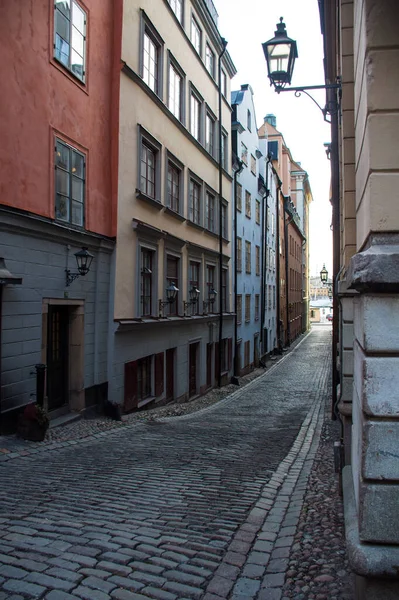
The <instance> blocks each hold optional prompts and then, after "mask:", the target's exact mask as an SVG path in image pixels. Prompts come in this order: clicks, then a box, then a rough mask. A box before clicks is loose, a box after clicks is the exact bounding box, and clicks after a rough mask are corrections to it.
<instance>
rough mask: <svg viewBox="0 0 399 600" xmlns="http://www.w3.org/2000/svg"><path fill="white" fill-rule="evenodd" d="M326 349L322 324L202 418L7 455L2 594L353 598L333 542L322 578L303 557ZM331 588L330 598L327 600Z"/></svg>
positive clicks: (122, 599)
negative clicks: (339, 581)
mask: <svg viewBox="0 0 399 600" xmlns="http://www.w3.org/2000/svg"><path fill="white" fill-rule="evenodd" d="M330 341H331V338H330V332H329V331H328V330H319V331H316V332H313V333H312V334H311V335H310V336H309V337H307V338H306V339H305V340H304V341H303V342H302V343H301V344H300V345H299V347H298V348H297V349H296V350H295V351H294V352H292V353H290V354H289V355H287V356H286V357H285V358H284V360H283V361H282V362H281V363H279V364H278V365H276V367H273V369H271V370H270V371H269V372H267V373H266V374H265V375H264V376H262V377H260V378H259V379H258V380H256V381H254V382H252V383H251V384H250V385H248V386H247V387H245V388H243V389H242V390H238V391H237V392H236V393H235V394H233V395H231V396H230V397H229V398H226V399H225V400H222V401H221V402H219V403H217V404H215V405H214V406H212V407H209V408H207V409H205V410H202V411H199V412H197V413H194V414H191V415H186V416H185V417H181V418H170V419H162V420H156V421H152V422H147V423H136V424H134V425H128V426H126V427H123V428H119V429H114V430H112V431H109V432H106V433H104V434H98V436H92V437H91V438H90V439H87V438H86V439H85V440H84V441H83V440H81V441H80V442H79V443H76V444H75V445H74V444H55V445H54V446H53V448H51V446H52V445H47V451H46V452H40V453H38V454H36V455H35V454H27V455H26V456H19V457H15V458H14V459H13V460H10V459H9V460H6V461H3V462H2V463H1V464H0V481H1V484H2V485H1V486H0V590H1V591H0V600H5V599H12V600H20V599H21V598H32V597H37V598H48V599H49V600H76V599H78V598H80V599H81V600H86V599H87V600H92V599H93V600H110V599H111V598H113V599H116V600H144V599H146V598H147V599H148V598H155V599H160V600H177V599H180V600H184V599H185V600H187V599H193V600H194V599H203V600H219V599H221V598H222V599H223V598H224V599H226V598H231V599H236V600H238V599H241V600H244V599H248V600H249V599H251V598H254V599H257V600H261V599H266V598H267V599H268V600H275V599H276V598H277V599H278V600H280V598H297V599H298V600H299V598H317V600H320V599H322V598H324V597H326V598H327V597H328V598H330V597H333V598H337V599H338V598H340V599H341V598H342V599H344V598H346V597H349V596H344V595H339V593H341V592H342V593H344V588H343V586H342V585H341V584H339V585H338V586H337V585H336V578H337V577H339V574H338V573H337V570H338V569H339V570H341V571H342V570H345V568H346V567H345V564H344V555H343V554H339V552H342V547H343V546H342V545H340V544H341V538H340V537H339V536H336V544H335V546H334V552H335V551H337V559H336V560H335V559H334V561H331V560H330V564H327V566H328V567H332V568H330V570H329V571H328V572H327V571H326V569H325V568H324V570H323V566H322V565H319V566H320V569H319V570H317V569H314V570H313V571H311V570H310V567H312V566H314V565H313V564H311V563H312V559H311V558H309V556H307V555H306V552H308V544H307V541H309V539H308V538H306V535H310V534H309V531H308V529H307V528H309V527H310V528H312V526H313V522H312V521H310V522H309V521H308V518H307V517H308V515H309V514H312V513H311V510H312V509H309V507H310V506H311V505H312V498H310V504H307V498H308V495H306V496H305V492H306V489H307V482H308V478H309V475H310V473H311V468H312V464H313V460H314V457H315V456H316V451H317V447H318V443H319V438H320V432H321V430H322V423H323V416H324V406H325V401H326V397H327V378H328V373H329V348H330ZM326 449H327V450H328V453H329V456H328V459H327V460H326V458H325V456H324V454H323V455H322V456H321V457H320V461H319V463H320V462H321V463H323V464H327V462H328V463H329V465H328V466H329V468H328V469H326V474H327V476H328V477H329V481H330V482H332V487H330V489H329V491H330V492H331V493H334V490H333V487H334V475H333V474H332V472H331V469H332V443H330V442H328V445H327V447H326ZM311 482H312V479H311ZM316 483H317V477H316ZM312 485H313V484H312ZM315 485H316V484H315ZM309 493H310V494H312V489H311V488H309V489H308V492H307V494H309ZM317 502H318V505H317V510H319V509H320V508H323V507H322V504H323V501H322V500H321V499H320V495H318V496H317ZM303 504H304V506H305V507H307V510H306V512H305V513H303V512H301V509H302V505H303ZM338 521H339V519H336V520H335V522H336V523H338ZM302 531H303V532H304V534H302ZM330 532H331V530H330ZM327 537H328V534H326V535H325V537H324V538H322V543H324V541H326V539H327ZM328 539H329V540H331V537H330V538H328ZM337 540H338V541H337ZM316 543H317V539H316V538H315V537H313V538H312V540H311V544H312V545H315V544H316ZM338 547H339V550H337V549H338ZM323 552H324V550H323ZM327 555H328V552H327ZM306 556H307V562H308V563H309V571H308V573H312V574H314V576H313V575H311V579H312V581H308V580H307V579H306V577H307V576H308V575H306V573H305V571H304V569H303V568H302V566H301V564H302V562H306V561H304V558H306ZM320 556H321V557H322V558H323V559H324V554H323V553H321V554H320ZM340 559H341V562H342V565H340V563H339V560H340ZM332 562H333V563H334V564H333V565H332ZM325 566H326V565H324V567H325ZM341 567H342V568H341ZM317 577H322V580H320V581H319V582H316V581H315V580H316V579H317ZM323 577H324V579H323ZM329 577H333V579H334V581H333V582H331V581H330V580H329ZM341 579H342V581H343V580H345V581H346V578H341ZM284 582H285V583H284ZM316 583H317V585H316V587H315V584H316ZM311 584H313V585H311ZM330 584H331V585H332V584H334V585H335V587H334V588H332V587H331V590H332V591H333V592H334V594H335V596H334V595H332V596H323V594H324V593H325V590H327V592H328V589H329V588H328V586H329V585H330ZM306 586H307V589H306ZM323 586H324V587H323ZM317 594H319V595H317Z"/></svg>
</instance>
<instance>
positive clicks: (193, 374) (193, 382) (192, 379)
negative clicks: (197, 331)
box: [188, 344, 198, 398]
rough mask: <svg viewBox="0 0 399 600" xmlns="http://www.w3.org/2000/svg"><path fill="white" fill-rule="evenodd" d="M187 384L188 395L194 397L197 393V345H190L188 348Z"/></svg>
mask: <svg viewBox="0 0 399 600" xmlns="http://www.w3.org/2000/svg"><path fill="white" fill-rule="evenodd" d="M189 348H190V350H189V365H188V371H189V384H188V393H189V396H190V398H191V396H195V395H196V393H197V348H198V344H190V346H189Z"/></svg>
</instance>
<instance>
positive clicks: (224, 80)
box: [220, 69, 227, 98]
mask: <svg viewBox="0 0 399 600" xmlns="http://www.w3.org/2000/svg"><path fill="white" fill-rule="evenodd" d="M220 84H221V88H222V94H223V96H224V97H225V98H227V75H226V73H225V72H224V71H223V69H222V78H221V82H220Z"/></svg>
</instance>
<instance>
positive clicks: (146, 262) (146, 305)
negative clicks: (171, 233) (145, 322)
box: [140, 248, 154, 317]
mask: <svg viewBox="0 0 399 600" xmlns="http://www.w3.org/2000/svg"><path fill="white" fill-rule="evenodd" d="M153 255H154V252H153V251H152V250H148V249H147V248H141V285H140V307H141V316H142V317H149V316H151V315H152V271H153Z"/></svg>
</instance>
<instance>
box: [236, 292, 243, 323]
mask: <svg viewBox="0 0 399 600" xmlns="http://www.w3.org/2000/svg"><path fill="white" fill-rule="evenodd" d="M241 320H242V295H241V294H238V295H237V323H238V324H240V323H241Z"/></svg>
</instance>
